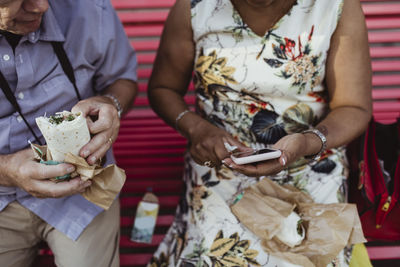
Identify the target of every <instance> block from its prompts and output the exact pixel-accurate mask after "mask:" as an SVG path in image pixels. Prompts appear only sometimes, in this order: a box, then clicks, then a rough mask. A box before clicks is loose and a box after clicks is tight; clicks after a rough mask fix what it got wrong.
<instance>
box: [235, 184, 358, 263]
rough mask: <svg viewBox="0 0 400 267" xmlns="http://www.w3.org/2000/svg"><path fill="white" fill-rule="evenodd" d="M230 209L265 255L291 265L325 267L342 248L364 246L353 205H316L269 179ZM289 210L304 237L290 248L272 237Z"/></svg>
mask: <svg viewBox="0 0 400 267" xmlns="http://www.w3.org/2000/svg"><path fill="white" fill-rule="evenodd" d="M271 198H275V199H278V200H279V201H281V202H284V203H285V204H284V205H282V204H280V203H281V202H277V201H271ZM278 206H279V207H278ZM289 207H292V209H290V208H289ZM231 208H232V212H233V213H234V214H235V215H236V217H237V218H238V219H239V221H240V222H241V223H243V224H244V225H245V226H246V227H247V228H249V229H250V230H251V231H252V232H253V233H255V234H256V235H257V236H259V237H260V238H262V239H263V247H264V249H265V250H266V251H268V252H269V253H270V254H271V255H274V256H276V257H279V258H282V259H284V260H286V261H288V262H291V263H294V264H300V265H302V266H306V267H326V265H327V264H328V263H329V262H331V261H332V260H333V259H334V258H335V257H336V256H337V255H338V254H339V252H340V251H341V250H342V249H343V248H344V247H345V246H347V245H350V244H356V243H363V242H366V240H365V238H364V236H363V233H362V229H361V223H360V220H359V217H358V213H357V209H356V206H355V205H354V204H346V203H340V204H317V203H314V202H313V201H312V199H311V198H310V196H308V195H307V194H305V193H304V192H301V191H299V190H298V189H296V188H295V187H292V186H289V185H285V186H280V185H278V184H277V183H275V182H273V181H271V180H269V179H263V180H262V181H260V182H259V183H257V184H255V185H253V186H251V187H249V188H247V189H246V190H245V192H244V195H243V197H242V199H241V200H240V201H239V202H237V203H236V204H234V205H233V206H232V207H231ZM293 209H296V212H297V213H298V214H299V215H300V216H301V218H302V220H303V221H304V223H303V226H304V227H305V229H306V237H305V239H304V240H303V242H302V243H301V244H300V245H298V246H295V247H293V248H290V247H288V246H286V245H285V244H283V243H282V242H280V240H278V239H277V238H276V237H275V234H276V233H277V232H278V231H280V225H281V223H282V220H283V219H284V218H285V217H286V216H287V214H288V212H289V211H290V212H291V211H292V210H293ZM275 214H278V215H276V216H273V215H275Z"/></svg>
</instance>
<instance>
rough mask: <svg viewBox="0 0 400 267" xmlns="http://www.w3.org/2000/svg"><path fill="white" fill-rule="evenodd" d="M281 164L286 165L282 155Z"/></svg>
mask: <svg viewBox="0 0 400 267" xmlns="http://www.w3.org/2000/svg"><path fill="white" fill-rule="evenodd" d="M281 161H282V165H283V166H285V165H286V159H285V158H284V157H282V160H281Z"/></svg>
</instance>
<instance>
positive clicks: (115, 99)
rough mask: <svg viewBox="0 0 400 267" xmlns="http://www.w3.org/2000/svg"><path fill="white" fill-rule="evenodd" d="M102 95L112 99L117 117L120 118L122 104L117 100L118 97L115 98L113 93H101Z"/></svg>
mask: <svg viewBox="0 0 400 267" xmlns="http://www.w3.org/2000/svg"><path fill="white" fill-rule="evenodd" d="M103 96H105V97H108V98H110V99H111V100H112V101H113V103H114V106H115V108H116V109H117V112H118V118H121V115H122V111H123V110H122V106H121V103H120V102H119V100H118V98H116V97H115V96H114V95H112V94H105V95H103Z"/></svg>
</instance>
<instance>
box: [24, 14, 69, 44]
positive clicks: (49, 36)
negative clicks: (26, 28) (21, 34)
mask: <svg viewBox="0 0 400 267" xmlns="http://www.w3.org/2000/svg"><path fill="white" fill-rule="evenodd" d="M26 39H27V40H28V41H30V42H31V43H36V42H37V41H38V40H42V41H49V42H52V41H55V42H64V41H65V37H64V34H63V33H62V31H61V29H60V26H59V25H58V21H57V20H56V18H55V16H54V13H53V11H52V9H51V6H49V9H48V10H47V11H46V13H44V14H43V18H42V23H41V25H40V27H39V29H37V30H36V31H34V32H31V33H29V34H27V35H26Z"/></svg>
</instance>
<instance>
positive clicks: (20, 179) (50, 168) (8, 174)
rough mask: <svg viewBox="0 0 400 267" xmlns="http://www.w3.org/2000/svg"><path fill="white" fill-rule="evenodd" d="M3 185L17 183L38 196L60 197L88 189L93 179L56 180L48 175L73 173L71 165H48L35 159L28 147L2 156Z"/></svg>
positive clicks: (0, 177)
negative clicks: (51, 179) (57, 181)
mask: <svg viewBox="0 0 400 267" xmlns="http://www.w3.org/2000/svg"><path fill="white" fill-rule="evenodd" d="M1 160H2V163H1V169H0V181H1V185H5V186H16V187H19V188H21V189H23V190H25V191H26V192H28V193H29V194H31V195H32V196H34V197H37V198H49V197H51V198H59V197H64V196H69V195H73V194H77V193H82V192H84V191H85V189H86V187H88V186H90V185H91V182H90V181H86V182H84V181H82V180H81V179H80V178H79V177H76V178H73V179H71V180H69V181H64V182H60V183H55V182H53V181H50V180H49V178H54V177H57V176H63V175H66V174H70V173H72V172H73V171H74V170H75V168H74V166H73V165H71V164H66V163H62V164H58V165H45V164H41V163H38V162H36V161H35V160H34V157H33V151H32V149H30V148H28V149H25V150H21V151H19V152H17V153H14V154H9V155H5V156H1Z"/></svg>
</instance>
